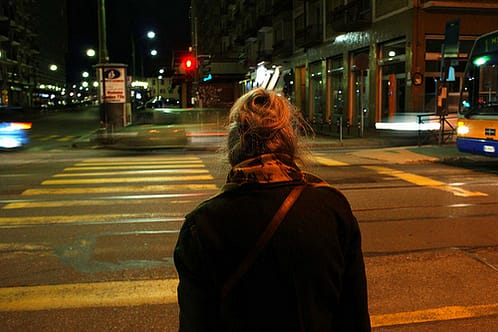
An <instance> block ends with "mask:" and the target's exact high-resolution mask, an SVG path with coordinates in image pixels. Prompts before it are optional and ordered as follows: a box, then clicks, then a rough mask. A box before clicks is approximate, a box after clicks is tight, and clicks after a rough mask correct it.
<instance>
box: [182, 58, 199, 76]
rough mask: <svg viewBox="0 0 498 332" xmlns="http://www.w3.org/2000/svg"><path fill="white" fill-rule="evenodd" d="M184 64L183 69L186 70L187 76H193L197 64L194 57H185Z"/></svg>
mask: <svg viewBox="0 0 498 332" xmlns="http://www.w3.org/2000/svg"><path fill="white" fill-rule="evenodd" d="M182 63H183V69H185V74H192V73H193V72H194V71H195V68H196V65H197V64H196V62H195V58H194V57H193V56H191V55H187V56H185V58H183V61H182Z"/></svg>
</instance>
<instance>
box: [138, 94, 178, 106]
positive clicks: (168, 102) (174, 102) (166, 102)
mask: <svg viewBox="0 0 498 332" xmlns="http://www.w3.org/2000/svg"><path fill="white" fill-rule="evenodd" d="M180 104H181V103H180V100H178V99H175V98H164V97H161V96H156V97H154V98H152V99H151V100H149V101H147V102H146V103H145V108H171V107H180Z"/></svg>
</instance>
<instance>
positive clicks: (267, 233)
mask: <svg viewBox="0 0 498 332" xmlns="http://www.w3.org/2000/svg"><path fill="white" fill-rule="evenodd" d="M304 187H305V185H299V186H297V187H295V188H294V189H292V191H291V192H290V193H289V195H287V197H286V198H285V200H284V201H283V203H282V205H280V208H279V209H278V210H277V212H276V213H275V215H274V216H273V218H272V220H271V221H270V223H269V224H268V226H266V228H265V230H264V231H263V233H262V234H261V235H260V237H259V239H258V241H257V242H256V245H255V246H254V247H253V248H252V250H251V251H249V252H248V253H247V255H246V257H245V258H244V260H243V261H242V262H241V263H240V265H239V266H238V268H237V269H236V270H235V271H234V272H233V273H232V274H231V275H230V276H229V277H228V279H227V280H226V281H225V283H224V284H223V287H222V289H221V299H222V300H223V299H224V298H225V297H226V296H227V295H228V293H229V292H230V290H231V289H232V288H233V286H234V285H235V284H236V283H237V281H238V280H239V279H240V278H241V277H242V276H243V275H244V273H246V272H247V270H249V268H250V267H251V265H252V264H253V263H254V261H255V260H256V258H257V257H258V255H259V253H260V252H261V251H262V250H263V249H264V247H265V246H266V244H267V243H268V242H269V241H270V239H271V238H272V236H273V234H274V233H275V231H276V230H277V228H278V226H279V225H280V223H281V222H282V220H284V218H285V216H286V215H287V212H289V210H290V209H291V207H292V206H293V205H294V203H295V202H296V201H297V199H298V198H299V196H300V195H301V192H302V191H303V189H304Z"/></svg>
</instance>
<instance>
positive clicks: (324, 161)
mask: <svg viewBox="0 0 498 332" xmlns="http://www.w3.org/2000/svg"><path fill="white" fill-rule="evenodd" d="M313 158H314V159H315V160H316V161H317V162H318V163H320V164H322V165H325V166H349V164H348V163H344V162H342V161H338V160H334V159H330V158H325V157H320V156H316V155H315V156H313Z"/></svg>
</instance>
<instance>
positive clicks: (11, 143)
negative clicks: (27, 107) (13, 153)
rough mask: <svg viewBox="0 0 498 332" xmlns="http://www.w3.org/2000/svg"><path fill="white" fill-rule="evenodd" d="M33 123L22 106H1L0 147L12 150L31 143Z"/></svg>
mask: <svg viewBox="0 0 498 332" xmlns="http://www.w3.org/2000/svg"><path fill="white" fill-rule="evenodd" d="M31 126H32V123H31V122H29V121H26V120H25V114H24V110H23V108H21V107H13V106H0V149H1V150H11V149H16V148H20V147H22V146H24V145H26V144H28V143H29V130H30V129H31Z"/></svg>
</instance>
